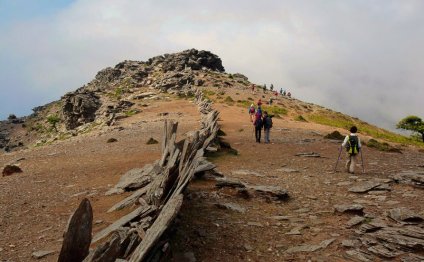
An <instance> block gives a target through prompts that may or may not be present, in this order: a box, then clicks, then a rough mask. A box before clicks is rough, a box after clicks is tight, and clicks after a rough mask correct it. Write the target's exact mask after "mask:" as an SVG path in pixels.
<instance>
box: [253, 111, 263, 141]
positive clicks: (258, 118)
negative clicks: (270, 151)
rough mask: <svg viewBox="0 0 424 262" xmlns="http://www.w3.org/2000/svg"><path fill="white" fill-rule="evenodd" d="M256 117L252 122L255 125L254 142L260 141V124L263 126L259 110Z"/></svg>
mask: <svg viewBox="0 0 424 262" xmlns="http://www.w3.org/2000/svg"><path fill="white" fill-rule="evenodd" d="M255 116H256V118H255V121H254V122H253V125H254V126H255V138H256V143H260V142H261V130H262V126H263V121H262V114H261V113H259V112H256V115H255Z"/></svg>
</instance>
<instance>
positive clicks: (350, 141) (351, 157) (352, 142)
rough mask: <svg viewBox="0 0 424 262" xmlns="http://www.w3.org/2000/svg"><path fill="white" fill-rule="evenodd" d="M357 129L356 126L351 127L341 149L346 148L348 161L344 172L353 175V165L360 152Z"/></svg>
mask: <svg viewBox="0 0 424 262" xmlns="http://www.w3.org/2000/svg"><path fill="white" fill-rule="evenodd" d="M357 131H358V128H357V127H356V126H352V127H351V128H350V135H348V136H346V137H345V139H344V141H343V143H342V147H344V148H346V150H347V153H348V160H347V162H346V170H347V172H349V173H351V174H353V173H354V172H355V165H356V162H357V156H358V153H359V152H360V151H361V140H360V139H359V137H358V136H357V135H356V132H357Z"/></svg>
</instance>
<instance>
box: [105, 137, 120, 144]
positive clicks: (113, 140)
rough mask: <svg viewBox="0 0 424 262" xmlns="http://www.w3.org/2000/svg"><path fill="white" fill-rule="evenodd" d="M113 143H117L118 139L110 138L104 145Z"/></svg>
mask: <svg viewBox="0 0 424 262" xmlns="http://www.w3.org/2000/svg"><path fill="white" fill-rule="evenodd" d="M114 142H118V139H116V138H113V137H111V138H109V139H108V140H107V141H106V143H114Z"/></svg>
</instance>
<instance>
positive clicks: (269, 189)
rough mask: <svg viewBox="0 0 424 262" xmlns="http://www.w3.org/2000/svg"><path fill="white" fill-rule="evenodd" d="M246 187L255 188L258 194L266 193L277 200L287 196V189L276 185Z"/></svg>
mask: <svg viewBox="0 0 424 262" xmlns="http://www.w3.org/2000/svg"><path fill="white" fill-rule="evenodd" d="M248 188H249V189H253V190H255V191H256V192H258V193H259V194H262V195H267V196H270V197H273V198H276V199H278V200H285V199H288V198H289V193H288V191H287V190H286V189H283V188H281V187H278V186H248Z"/></svg>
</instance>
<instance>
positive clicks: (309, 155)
mask: <svg viewBox="0 0 424 262" xmlns="http://www.w3.org/2000/svg"><path fill="white" fill-rule="evenodd" d="M295 156H301V157H321V155H320V154H318V153H315V152H306V153H297V154H296V155H295Z"/></svg>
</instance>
